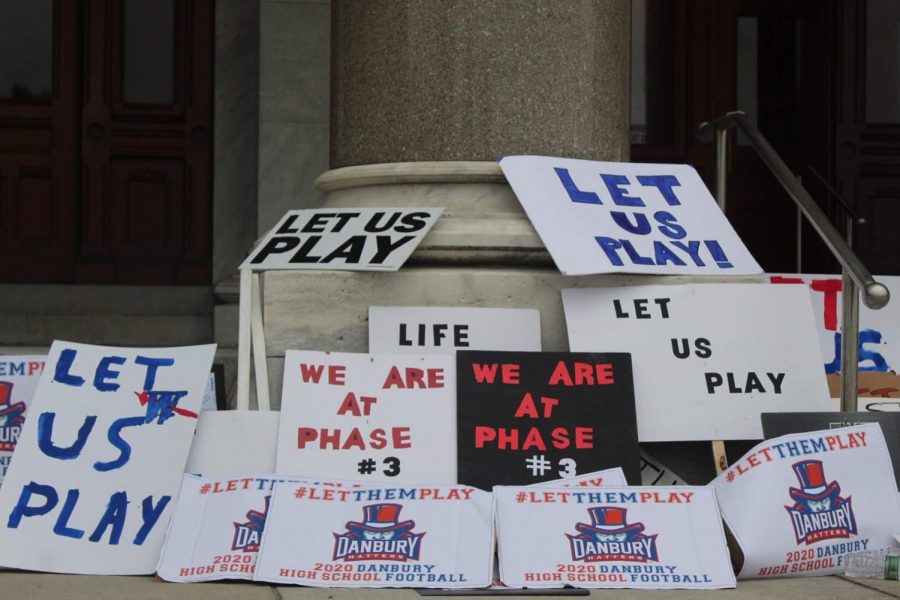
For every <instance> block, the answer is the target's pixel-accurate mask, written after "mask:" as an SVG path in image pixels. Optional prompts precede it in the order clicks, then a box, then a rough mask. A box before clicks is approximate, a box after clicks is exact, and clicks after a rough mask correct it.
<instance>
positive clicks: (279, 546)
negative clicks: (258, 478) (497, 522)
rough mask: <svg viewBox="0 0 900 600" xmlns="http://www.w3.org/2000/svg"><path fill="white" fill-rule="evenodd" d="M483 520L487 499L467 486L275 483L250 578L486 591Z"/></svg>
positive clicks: (489, 552)
mask: <svg viewBox="0 0 900 600" xmlns="http://www.w3.org/2000/svg"><path fill="white" fill-rule="evenodd" d="M492 518H493V515H492V498H491V495H490V494H489V493H487V492H483V491H481V490H477V489H475V488H471V487H464V486H437V487H424V486H412V487H405V486H404V487H393V486H390V487H365V488H358V489H352V490H348V489H332V488H327V487H324V486H310V485H305V484H287V483H280V484H278V485H276V486H275V492H274V494H273V497H272V502H271V504H270V508H269V519H268V523H269V526H268V527H267V528H266V530H265V532H264V534H263V542H262V549H261V551H260V554H259V560H258V563H257V570H256V577H255V579H256V580H257V581H270V582H274V583H295V584H301V585H308V586H313V587H417V588H420V587H422V588H477V587H487V586H488V585H489V584H490V583H491V561H492V558H493V553H494V547H493V542H494V534H493V528H492V526H491V523H492Z"/></svg>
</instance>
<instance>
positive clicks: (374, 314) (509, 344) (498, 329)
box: [369, 306, 541, 354]
mask: <svg viewBox="0 0 900 600" xmlns="http://www.w3.org/2000/svg"><path fill="white" fill-rule="evenodd" d="M540 349H541V313H540V311H539V310H536V309H530V308H468V307H461V308H460V307H457V308H440V307H430V306H370V307H369V352H389V353H390V352H393V353H397V354H408V353H413V354H448V353H449V354H452V353H453V352H455V351H456V350H531V351H540Z"/></svg>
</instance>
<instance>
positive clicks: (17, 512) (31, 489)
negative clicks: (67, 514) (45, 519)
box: [6, 481, 59, 529]
mask: <svg viewBox="0 0 900 600" xmlns="http://www.w3.org/2000/svg"><path fill="white" fill-rule="evenodd" d="M35 494H38V495H41V496H43V497H44V499H45V500H46V502H44V504H43V505H41V506H29V504H28V502H29V501H30V500H31V497H32V496H33V495H35ZM57 502H59V494H57V493H56V490H55V489H54V488H53V486H50V485H42V484H40V483H35V482H34V481H31V482H29V483H27V484H26V485H25V486H24V487H22V493H21V494H19V500H18V501H17V502H16V505H15V506H14V507H13V509H12V512H11V513H9V520H8V521H7V522H6V526H7V527H8V528H10V529H16V528H18V527H19V523H20V522H21V521H22V517H38V516H40V515H45V514H47V513H48V512H50V511H51V510H53V507H54V506H56V503H57Z"/></svg>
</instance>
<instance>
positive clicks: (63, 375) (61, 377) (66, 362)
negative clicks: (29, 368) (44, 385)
mask: <svg viewBox="0 0 900 600" xmlns="http://www.w3.org/2000/svg"><path fill="white" fill-rule="evenodd" d="M76 354H78V351H77V350H75V349H73V348H66V349H65V350H63V351H62V352H61V353H60V355H59V360H58V361H56V372H55V373H54V374H53V381H58V382H60V383H64V384H65V385H71V386H74V387H79V386H82V385H84V378H83V377H79V376H78V375H71V374H70V373H69V369H71V368H72V363H73V362H75V355H76Z"/></svg>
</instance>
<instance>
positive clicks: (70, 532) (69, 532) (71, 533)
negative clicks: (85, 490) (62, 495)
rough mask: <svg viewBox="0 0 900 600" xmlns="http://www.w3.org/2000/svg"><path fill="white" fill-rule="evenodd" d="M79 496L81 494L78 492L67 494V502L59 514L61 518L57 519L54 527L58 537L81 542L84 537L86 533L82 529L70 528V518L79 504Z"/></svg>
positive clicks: (72, 491) (71, 491)
mask: <svg viewBox="0 0 900 600" xmlns="http://www.w3.org/2000/svg"><path fill="white" fill-rule="evenodd" d="M79 494H80V492H79V491H78V490H69V492H68V493H67V494H66V501H65V502H64V503H63V507H62V510H61V511H60V512H59V517H57V519H56V524H55V525H54V526H53V533H55V534H56V535H61V536H64V537H70V538H74V539H76V540H80V539H81V538H82V536H84V531H82V530H81V529H74V528H72V527H69V526H68V523H69V517H71V516H72V511H73V510H74V509H75V504H77V503H78V496H79Z"/></svg>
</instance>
